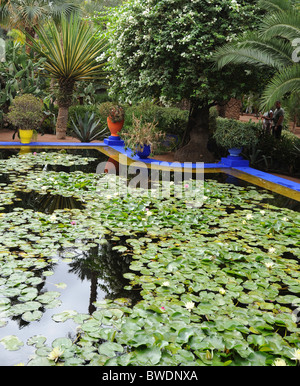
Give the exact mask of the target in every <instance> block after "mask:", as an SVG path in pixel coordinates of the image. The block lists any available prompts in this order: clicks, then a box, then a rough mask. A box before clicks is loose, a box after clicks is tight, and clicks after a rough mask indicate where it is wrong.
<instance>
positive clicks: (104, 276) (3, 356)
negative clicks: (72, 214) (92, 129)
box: [0, 149, 300, 366]
mask: <svg viewBox="0 0 300 386" xmlns="http://www.w3.org/2000/svg"><path fill="white" fill-rule="evenodd" d="M31 150H32V151H37V152H38V151H45V150H44V149H35V150H33V149H31ZM49 151H55V150H54V149H49ZM67 152H68V153H72V154H78V155H79V154H80V155H83V156H84V157H95V158H97V159H96V161H93V162H90V163H89V165H87V166H86V165H84V166H81V165H77V166H76V165H73V166H71V167H64V166H59V165H58V166H50V165H48V166H47V170H53V171H57V172H59V171H64V172H72V171H76V170H81V171H83V172H86V173H95V172H96V169H97V165H98V164H99V162H104V161H106V160H107V159H108V157H107V156H106V155H104V154H102V153H100V152H99V151H97V150H93V149H88V150H82V149H78V150H77V149H76V150H67ZM17 153H18V150H1V151H0V158H2V159H7V158H8V157H10V156H11V155H13V154H17ZM0 177H1V179H2V182H5V183H9V175H1V176H0ZM205 177H206V178H209V179H216V180H217V181H219V182H223V183H225V182H227V183H231V184H235V185H239V186H249V185H250V184H248V183H246V182H244V181H241V180H238V179H237V178H234V177H231V176H228V175H226V174H224V173H218V174H215V173H212V174H207V175H205ZM17 196H18V199H19V201H16V202H15V203H14V204H13V205H6V206H5V211H10V210H12V209H13V208H14V207H16V206H18V207H22V208H24V209H33V210H35V211H43V212H46V213H52V212H53V211H54V210H56V209H63V208H78V209H82V208H83V205H82V203H81V202H79V201H77V200H76V199H74V198H70V197H68V198H64V197H61V196H51V195H49V194H48V195H46V196H45V195H40V194H38V193H36V192H18V193H17ZM269 201H270V202H269V203H271V204H273V205H276V206H278V207H285V208H286V207H288V208H290V209H293V210H298V211H299V210H300V203H299V202H297V201H294V200H291V199H289V198H286V197H283V196H280V195H277V194H275V195H274V199H270V200H269ZM106 241H107V242H106V243H105V244H103V245H98V246H97V247H93V248H91V249H90V250H88V251H82V250H78V249H75V248H68V249H61V250H60V251H59V253H58V254H57V256H55V258H56V262H55V263H53V264H52V266H51V270H52V271H53V272H54V273H53V275H51V276H48V277H46V279H45V280H44V281H43V283H41V284H40V285H39V287H38V289H39V291H42V292H45V291H58V292H60V293H61V295H60V297H59V298H58V299H59V300H60V301H61V305H58V306H57V307H54V308H51V309H44V310H43V316H42V318H41V319H40V320H39V321H35V322H30V323H27V322H24V321H23V320H22V319H21V317H19V318H12V319H10V320H9V322H8V324H7V325H6V326H5V327H2V328H0V340H1V338H3V337H5V336H7V335H17V336H18V338H19V339H20V340H22V341H23V342H24V346H23V347H22V348H21V349H20V350H18V351H7V350H6V349H4V347H3V346H2V345H1V344H0V365H1V366H6V365H8V366H10V365H15V364H18V363H20V362H23V363H25V364H26V363H27V361H28V359H29V357H30V355H32V354H33V353H34V351H35V348H34V347H32V346H28V345H27V344H26V341H27V340H28V339H29V338H30V337H32V336H35V335H42V336H45V337H47V343H48V344H51V342H52V341H53V340H54V339H55V338H58V337H64V336H66V337H70V338H71V339H74V338H75V337H76V334H77V332H76V325H75V323H74V322H73V321H72V320H71V319H69V320H67V321H66V322H64V323H62V322H60V323H56V322H55V321H53V319H52V316H53V315H54V314H57V313H60V312H63V311H65V310H75V311H77V312H78V313H85V314H91V313H92V312H93V311H94V310H95V307H94V305H93V303H94V302H95V301H99V300H102V299H116V298H130V299H131V301H132V303H133V304H134V303H136V302H137V301H138V300H139V299H140V295H139V293H138V291H127V290H124V287H125V286H126V285H128V280H126V279H124V277H123V274H124V273H126V272H128V271H129V265H130V258H129V257H128V256H122V255H120V254H119V253H117V252H116V251H113V250H112V247H113V245H114V244H113V242H112V241H111V240H106ZM69 252H73V255H75V256H74V257H72V259H70V260H67V259H66V258H65V257H67V256H68V253H69ZM57 283H65V284H66V288H57V286H56V285H55V284H57Z"/></svg>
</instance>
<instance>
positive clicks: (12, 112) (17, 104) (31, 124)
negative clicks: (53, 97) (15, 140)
mask: <svg viewBox="0 0 300 386" xmlns="http://www.w3.org/2000/svg"><path fill="white" fill-rule="evenodd" d="M42 118H43V104H42V101H41V100H39V99H38V98H36V97H35V96H34V95H32V94H24V95H20V96H17V97H15V99H14V100H13V105H12V106H10V108H9V113H8V114H7V120H8V121H9V122H10V123H12V124H13V125H14V126H15V127H17V128H18V129H23V130H36V129H37V128H38V126H39V124H40V123H41V121H42Z"/></svg>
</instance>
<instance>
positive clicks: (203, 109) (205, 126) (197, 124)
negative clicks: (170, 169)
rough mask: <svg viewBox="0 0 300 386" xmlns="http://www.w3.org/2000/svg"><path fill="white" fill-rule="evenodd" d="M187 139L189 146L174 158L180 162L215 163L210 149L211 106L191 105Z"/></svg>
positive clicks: (183, 148)
mask: <svg viewBox="0 0 300 386" xmlns="http://www.w3.org/2000/svg"><path fill="white" fill-rule="evenodd" d="M185 137H186V138H189V142H188V144H187V145H185V146H183V147H182V148H181V149H179V150H177V151H176V153H175V156H174V160H175V161H179V162H207V163H209V162H214V161H215V157H214V155H213V153H211V152H210V151H209V150H208V148H207V144H208V139H209V105H208V104H201V105H200V103H199V102H193V103H191V108H190V115H189V121H188V125H187V130H186V133H185Z"/></svg>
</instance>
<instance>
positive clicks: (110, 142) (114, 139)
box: [103, 135, 124, 146]
mask: <svg viewBox="0 0 300 386" xmlns="http://www.w3.org/2000/svg"><path fill="white" fill-rule="evenodd" d="M103 142H104V144H105V145H107V146H124V141H123V140H122V139H121V138H120V137H119V136H112V135H111V136H110V137H108V138H105V139H104V141H103Z"/></svg>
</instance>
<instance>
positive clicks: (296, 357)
mask: <svg viewBox="0 0 300 386" xmlns="http://www.w3.org/2000/svg"><path fill="white" fill-rule="evenodd" d="M291 354H292V355H293V357H292V358H291V359H294V360H295V361H300V350H299V349H297V348H296V349H295V350H294V352H292V353H291Z"/></svg>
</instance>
